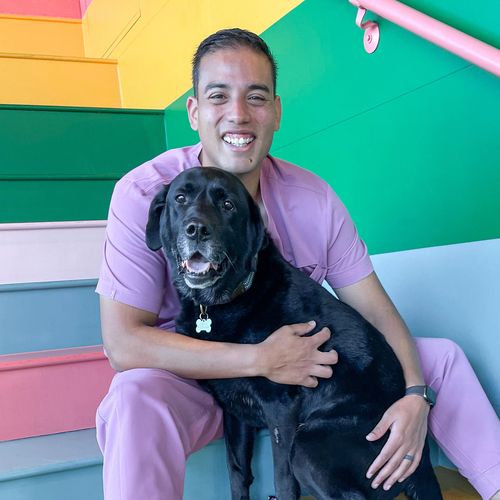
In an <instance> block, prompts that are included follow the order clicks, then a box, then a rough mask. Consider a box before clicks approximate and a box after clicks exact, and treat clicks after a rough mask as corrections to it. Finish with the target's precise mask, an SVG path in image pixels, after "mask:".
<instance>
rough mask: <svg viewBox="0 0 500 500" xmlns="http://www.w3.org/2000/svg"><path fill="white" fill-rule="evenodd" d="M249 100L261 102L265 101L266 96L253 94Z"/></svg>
mask: <svg viewBox="0 0 500 500" xmlns="http://www.w3.org/2000/svg"><path fill="white" fill-rule="evenodd" d="M248 100H249V101H251V102H254V103H261V102H265V101H266V98H265V97H263V96H261V95H251V96H249V98H248Z"/></svg>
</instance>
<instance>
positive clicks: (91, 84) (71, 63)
mask: <svg viewBox="0 0 500 500" xmlns="http://www.w3.org/2000/svg"><path fill="white" fill-rule="evenodd" d="M0 103H1V104H32V105H54V106H89V107H110V108H119V107H121V98H120V85H119V79H118V65H117V61H116V60H111V59H89V58H81V57H63V56H44V55H32V54H12V53H2V52H0Z"/></svg>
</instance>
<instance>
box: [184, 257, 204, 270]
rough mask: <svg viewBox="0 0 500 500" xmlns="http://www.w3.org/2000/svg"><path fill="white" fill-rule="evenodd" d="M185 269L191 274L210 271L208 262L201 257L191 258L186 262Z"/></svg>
mask: <svg viewBox="0 0 500 500" xmlns="http://www.w3.org/2000/svg"><path fill="white" fill-rule="evenodd" d="M186 267H187V268H188V270H189V271H191V272H193V273H204V272H206V271H208V270H209V269H210V262H208V261H207V260H206V259H205V258H204V257H203V256H201V255H199V256H193V257H191V258H190V259H188V260H187V261H186Z"/></svg>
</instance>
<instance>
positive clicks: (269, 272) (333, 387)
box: [146, 167, 442, 500]
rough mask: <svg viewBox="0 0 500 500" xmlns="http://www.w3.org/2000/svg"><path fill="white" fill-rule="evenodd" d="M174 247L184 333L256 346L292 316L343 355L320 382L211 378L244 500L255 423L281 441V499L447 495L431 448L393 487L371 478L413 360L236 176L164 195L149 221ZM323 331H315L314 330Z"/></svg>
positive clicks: (196, 172) (193, 182) (182, 182)
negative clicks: (274, 229) (274, 225)
mask: <svg viewBox="0 0 500 500" xmlns="http://www.w3.org/2000/svg"><path fill="white" fill-rule="evenodd" d="M146 241H147V245H148V247H149V248H150V249H152V250H158V249H160V248H161V247H163V251H164V253H165V255H166V257H167V259H168V261H169V263H170V268H171V271H172V277H173V280H174V284H175V286H176V288H177V291H178V293H179V297H180V299H181V303H182V312H181V314H180V315H179V317H178V318H177V320H176V325H177V331H178V332H179V333H183V334H185V335H189V336H191V337H196V338H200V339H205V340H212V341H221V342H238V343H247V344H250V343H252V344H256V343H259V342H261V341H263V340H264V339H265V338H266V337H267V336H268V335H269V334H270V333H271V332H273V331H275V330H277V329H278V328H280V327H281V326H283V325H288V324H294V323H300V322H307V321H309V320H311V319H314V320H316V324H317V329H316V330H315V331H318V330H319V329H320V328H321V327H323V326H328V327H329V328H330V330H331V331H332V336H331V338H330V339H329V340H328V341H327V342H326V343H325V345H323V346H322V350H325V351H326V350H330V349H335V350H336V351H337V352H338V355H339V361H338V364H336V365H335V366H334V367H333V370H334V373H333V376H332V377H331V378H330V379H322V380H320V382H319V385H318V387H316V388H315V389H309V388H305V387H302V386H291V385H282V384H277V383H274V382H272V381H270V380H268V379H266V378H264V377H255V378H237V379H218V380H204V381H200V382H201V384H202V385H203V386H204V387H205V388H207V389H208V390H209V391H210V392H211V393H212V394H213V395H214V397H215V398H216V399H217V401H218V403H219V404H220V406H221V407H222V408H223V409H224V430H225V438H226V446H227V451H228V463H229V471H230V480H231V490H232V498H233V499H248V498H249V486H250V484H251V482H252V480H253V477H252V473H251V469H250V460H251V455H252V445H253V438H254V434H255V431H256V430H257V429H258V428H268V429H269V431H270V434H271V439H272V448H273V458H274V468H275V487H276V495H277V497H278V499H279V500H294V499H297V498H299V496H300V490H301V489H302V491H304V492H308V493H309V494H312V495H314V496H315V497H316V499H317V500H328V499H350V500H356V499H364V498H370V499H391V498H394V497H395V496H397V495H398V494H399V493H400V492H402V491H404V492H405V493H406V494H407V495H408V496H409V497H410V498H412V499H420V500H434V499H441V498H442V497H441V493H440V490H439V486H438V483H437V480H436V477H435V475H434V472H433V470H432V467H431V464H430V460H429V453H428V448H427V445H426V448H425V450H424V454H423V457H422V460H421V463H420V465H419V467H418V468H417V470H416V471H415V472H414V474H412V475H411V476H410V477H409V478H408V479H406V480H405V481H404V482H402V483H396V484H395V485H394V486H393V487H392V488H391V490H390V491H388V492H386V491H384V490H383V489H382V488H378V489H377V490H373V489H372V488H371V486H370V480H368V479H367V478H366V477H365V474H366V471H367V470H368V467H369V466H370V464H371V463H372V461H373V460H374V459H375V457H376V456H377V455H378V453H379V452H380V450H381V449H382V447H383V445H384V443H385V440H384V439H382V440H378V441H376V442H369V441H367V440H366V439H365V436H366V435H367V434H368V432H370V431H371V429H372V428H373V427H374V426H375V424H376V423H377V422H378V421H379V419H380V418H381V417H382V415H383V413H384V412H385V410H387V408H389V406H390V405H391V404H392V403H394V402H395V401H396V400H398V399H400V398H401V397H402V396H403V395H404V391H405V383H404V379H403V373H402V369H401V366H400V364H399V362H398V360H397V358H396V356H395V354H394V352H393V351H392V349H391V348H390V347H389V344H387V342H386V341H385V339H384V337H383V335H382V334H381V333H379V332H378V331H377V330H376V329H375V328H374V327H373V326H372V325H371V324H370V323H368V322H367V321H366V320H365V319H363V317H361V315H360V314H358V313H357V312H356V311H354V310H353V309H352V308H350V307H349V306H348V305H346V304H344V303H342V302H340V301H338V300H336V299H335V298H334V297H333V296H332V295H331V294H330V293H329V292H327V291H326V290H325V289H324V288H323V287H321V286H320V285H318V284H317V283H315V282H314V281H312V280H311V279H310V278H308V277H307V276H306V275H305V274H303V273H302V272H301V271H299V270H297V269H295V268H294V267H293V266H291V265H290V264H288V263H287V262H286V261H285V260H284V259H283V258H282V257H281V255H280V254H279V253H278V250H277V249H276V247H275V246H274V245H273V243H272V242H271V240H270V238H269V237H268V235H267V233H266V232H265V229H264V226H263V223H262V220H261V217H260V213H259V209H258V207H257V206H256V205H255V203H254V202H253V200H252V198H251V196H250V195H249V194H248V192H247V191H246V189H245V187H244V186H243V184H242V183H241V182H240V181H239V179H237V178H236V177H235V176H233V175H231V174H229V173H227V172H224V171H223V170H220V169H217V168H206V167H203V168H201V167H200V168H192V169H189V170H187V171H185V172H183V173H181V174H180V175H179V176H177V177H176V178H175V179H174V181H173V182H172V183H171V184H170V185H169V186H166V187H165V188H164V189H163V190H162V191H161V192H160V193H158V195H157V196H156V197H155V198H154V200H153V201H152V204H151V208H150V212H149V221H148V225H147V230H146ZM312 333H314V332H312Z"/></svg>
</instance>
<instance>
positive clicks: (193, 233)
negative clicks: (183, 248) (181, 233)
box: [185, 220, 211, 240]
mask: <svg viewBox="0 0 500 500" xmlns="http://www.w3.org/2000/svg"><path fill="white" fill-rule="evenodd" d="M185 233H186V236H187V237H188V238H190V239H192V240H205V239H207V238H209V237H210V235H211V231H210V229H209V228H208V225H207V224H205V223H204V222H202V221H200V220H191V221H189V222H188V223H187V224H186V228H185Z"/></svg>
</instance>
